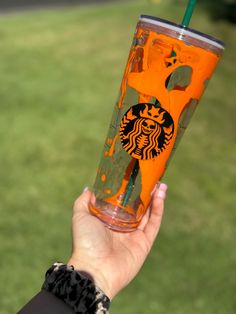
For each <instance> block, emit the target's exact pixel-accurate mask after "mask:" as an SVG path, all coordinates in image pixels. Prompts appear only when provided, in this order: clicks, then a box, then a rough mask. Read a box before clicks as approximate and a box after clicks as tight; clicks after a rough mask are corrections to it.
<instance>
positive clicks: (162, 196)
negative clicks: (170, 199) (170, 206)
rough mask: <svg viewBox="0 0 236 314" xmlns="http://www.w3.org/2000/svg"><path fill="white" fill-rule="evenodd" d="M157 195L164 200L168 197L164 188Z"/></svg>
mask: <svg viewBox="0 0 236 314" xmlns="http://www.w3.org/2000/svg"><path fill="white" fill-rule="evenodd" d="M157 197H158V198H160V199H162V200H164V199H165V198H166V192H165V191H162V190H159V191H158V193H157Z"/></svg>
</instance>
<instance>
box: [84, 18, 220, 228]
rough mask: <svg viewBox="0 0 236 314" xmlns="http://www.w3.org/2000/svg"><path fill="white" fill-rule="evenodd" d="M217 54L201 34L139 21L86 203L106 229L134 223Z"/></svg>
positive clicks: (148, 20)
mask: <svg viewBox="0 0 236 314" xmlns="http://www.w3.org/2000/svg"><path fill="white" fill-rule="evenodd" d="M223 50H224V45H223V43H222V42H220V41H219V40H217V39H215V38H212V37H209V36H207V35H205V34H202V33H199V32H197V31H194V30H191V29H187V28H184V27H182V26H180V25H177V24H173V23H170V22H168V21H165V20H161V19H157V18H154V17H150V16H141V17H140V19H139V22H138V24H137V27H136V31H135V34H134V39H133V43H132V46H131V49H130V53H129V57H128V61H127V64H126V67H125V71H124V75H123V79H122V82H121V86H120V91H119V95H118V99H117V102H116V104H115V108H114V112H113V116H112V119H111V123H110V127H109V130H108V134H107V137H106V139H105V145H104V150H103V153H102V158H101V161H100V165H99V168H98V171H97V177H96V181H95V184H94V189H93V191H94V193H95V196H96V203H95V204H90V211H91V212H92V213H93V214H94V215H96V216H97V217H98V218H99V219H101V220H102V221H103V222H104V223H105V224H106V225H107V226H108V227H109V228H111V229H113V230H117V231H123V232H129V231H132V230H135V229H136V228H137V226H138V225H139V223H140V221H141V219H142V217H143V216H144V214H145V212H146V210H147V208H148V206H149V204H150V200H151V195H152V191H153V189H154V188H155V185H156V184H157V182H158V181H159V180H160V179H161V177H162V176H163V174H164V172H165V169H166V167H167V165H168V163H169V161H170V158H171V156H172V155H173V153H174V151H175V149H176V147H177V145H178V143H179V141H180V139H181V138H182V136H183V134H184V132H185V130H186V128H187V126H188V124H189V121H190V119H191V117H192V114H193V113H194V110H195V109H196V107H197V105H198V102H199V100H200V98H201V96H202V94H203V92H204V90H205V88H206V86H207V84H208V82H209V80H210V78H211V76H212V74H213V72H214V70H215V68H216V65H217V63H218V61H219V59H220V56H221V54H222V52H223Z"/></svg>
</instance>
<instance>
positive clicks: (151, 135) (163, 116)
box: [120, 103, 174, 160]
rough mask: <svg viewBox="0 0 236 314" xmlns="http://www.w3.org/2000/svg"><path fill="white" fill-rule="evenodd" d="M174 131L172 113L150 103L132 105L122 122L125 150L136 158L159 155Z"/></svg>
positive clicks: (121, 134)
mask: <svg viewBox="0 0 236 314" xmlns="http://www.w3.org/2000/svg"><path fill="white" fill-rule="evenodd" d="M173 133H174V122H173V119H172V117H171V115H170V114H169V113H168V112H167V111H166V110H165V109H163V108H161V107H155V106H154V105H153V104H150V103H142V104H137V105H135V106H132V107H131V108H130V109H129V110H128V111H127V112H126V114H125V115H124V117H123V119H122V121H121V124H120V138H121V143H122V146H123V148H124V150H125V151H126V152H127V153H128V154H129V155H131V156H132V157H134V158H136V159H143V160H146V159H151V158H154V157H156V156H158V155H159V154H160V153H161V152H162V151H163V150H164V149H165V148H166V147H167V146H168V144H169V143H170V141H171V139H172V137H173Z"/></svg>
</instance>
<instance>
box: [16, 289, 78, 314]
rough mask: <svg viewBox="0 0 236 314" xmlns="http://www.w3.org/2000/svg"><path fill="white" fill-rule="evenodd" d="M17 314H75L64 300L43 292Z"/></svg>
mask: <svg viewBox="0 0 236 314" xmlns="http://www.w3.org/2000/svg"><path fill="white" fill-rule="evenodd" d="M17 314H75V312H74V311H73V310H72V309H71V308H70V307H69V306H68V305H67V304H66V303H64V302H63V301H62V300H60V299H59V298H57V297H55V296H54V295H53V294H52V293H50V292H48V291H46V290H42V291H41V292H39V293H38V294H37V295H36V296H35V297H34V298H33V299H32V300H31V301H30V302H29V303H27V304H26V305H25V306H24V307H23V309H21V310H20V311H19V312H17Z"/></svg>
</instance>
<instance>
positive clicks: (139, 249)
mask: <svg viewBox="0 0 236 314" xmlns="http://www.w3.org/2000/svg"><path fill="white" fill-rule="evenodd" d="M166 190H167V186H166V185H165V184H160V185H159V187H157V188H156V189H155V190H154V192H153V196H152V201H151V205H150V208H149V210H148V212H147V213H146V214H145V216H144V217H143V219H142V221H141V223H140V225H139V227H138V229H137V230H136V231H134V232H131V233H118V232H114V231H112V230H110V229H108V228H106V227H105V226H104V224H103V223H102V222H101V221H100V220H99V219H98V218H96V217H95V216H93V215H91V214H90V213H89V210H88V205H89V203H90V202H95V196H94V195H93V194H92V192H90V191H89V190H88V189H86V190H85V191H84V192H83V193H82V194H81V195H80V197H79V198H78V199H77V200H76V202H75V205H74V212H73V218H72V233H73V252H72V256H71V258H70V260H69V262H68V265H73V266H74V268H75V269H76V270H78V271H83V272H86V273H87V274H89V275H90V276H91V277H92V278H93V280H94V282H95V284H96V286H98V287H99V288H100V289H101V290H103V292H104V293H105V294H106V295H107V296H108V297H109V298H110V299H112V298H113V297H114V296H115V295H116V294H117V293H118V292H119V291H120V290H121V289H122V288H124V287H125V286H126V285H128V283H129V282H130V281H131V280H132V279H133V278H134V277H135V276H136V274H137V273H138V271H139V270H140V268H141V266H142V265H143V263H144V261H145V259H146V257H147V255H148V253H149V252H150V250H151V247H152V245H153V242H154V240H155V238H156V236H157V234H158V231H159V228H160V225H161V220H162V216H163V210H164V199H165V193H166Z"/></svg>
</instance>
